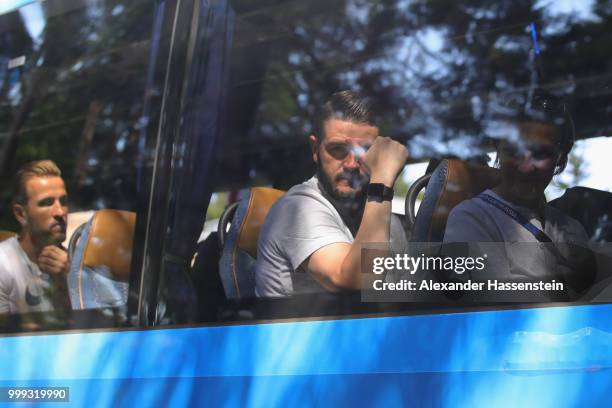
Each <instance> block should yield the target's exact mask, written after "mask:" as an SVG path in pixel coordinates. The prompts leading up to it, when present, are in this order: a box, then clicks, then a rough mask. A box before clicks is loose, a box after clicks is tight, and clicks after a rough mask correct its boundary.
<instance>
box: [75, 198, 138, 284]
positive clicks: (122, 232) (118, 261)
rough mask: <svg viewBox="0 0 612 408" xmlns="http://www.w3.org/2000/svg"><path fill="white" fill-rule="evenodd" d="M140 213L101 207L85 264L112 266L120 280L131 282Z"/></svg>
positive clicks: (91, 233) (86, 249) (84, 258)
mask: <svg viewBox="0 0 612 408" xmlns="http://www.w3.org/2000/svg"><path fill="white" fill-rule="evenodd" d="M135 223H136V213H133V212H130V211H120V210H109V209H104V210H99V211H96V213H95V214H94V217H93V220H92V224H91V230H90V232H89V236H88V238H87V243H86V245H85V250H84V253H83V265H84V266H88V267H91V268H93V267H95V266H100V265H104V266H106V267H108V268H109V269H110V271H111V273H112V275H113V277H114V278H115V279H116V280H119V281H128V280H129V276H130V266H131V262H132V247H133V243H134V226H135Z"/></svg>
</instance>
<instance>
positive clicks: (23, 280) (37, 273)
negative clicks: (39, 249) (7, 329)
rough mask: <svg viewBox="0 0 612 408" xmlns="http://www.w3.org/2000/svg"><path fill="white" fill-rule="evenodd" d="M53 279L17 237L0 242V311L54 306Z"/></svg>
mask: <svg viewBox="0 0 612 408" xmlns="http://www.w3.org/2000/svg"><path fill="white" fill-rule="evenodd" d="M50 287H51V282H50V279H49V277H48V275H46V274H44V273H42V272H41V270H40V269H39V268H38V265H36V264H35V263H34V262H32V261H30V259H29V258H28V256H27V254H26V253H25V252H24V251H23V249H22V248H21V245H20V244H19V241H18V240H17V238H16V237H12V238H9V239H7V240H5V241H3V242H2V243H0V314H2V313H27V312H44V311H50V310H53V305H52V303H51V302H50V300H49V298H48V296H47V294H48V293H49V290H50Z"/></svg>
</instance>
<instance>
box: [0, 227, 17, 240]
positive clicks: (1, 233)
mask: <svg viewBox="0 0 612 408" xmlns="http://www.w3.org/2000/svg"><path fill="white" fill-rule="evenodd" d="M15 235H17V233H16V232H13V231H7V230H0V242H2V241H4V240H7V239H9V238H12V237H14V236H15Z"/></svg>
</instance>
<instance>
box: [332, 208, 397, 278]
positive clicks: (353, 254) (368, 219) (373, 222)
mask: <svg viewBox="0 0 612 408" xmlns="http://www.w3.org/2000/svg"><path fill="white" fill-rule="evenodd" d="M390 225H391V202H390V201H383V202H380V203H379V202H375V201H368V202H366V205H365V209H364V211H363V218H362V220H361V225H360V226H359V230H358V231H357V235H356V236H355V241H353V243H352V244H351V248H350V250H349V252H348V254H347V256H346V258H344V262H343V263H342V267H341V271H340V276H339V277H338V278H339V279H338V282H334V284H336V285H337V286H339V287H342V288H346V289H360V288H361V247H362V244H365V243H387V242H389V239H390V228H391V227H390Z"/></svg>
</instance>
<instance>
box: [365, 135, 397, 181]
mask: <svg viewBox="0 0 612 408" xmlns="http://www.w3.org/2000/svg"><path fill="white" fill-rule="evenodd" d="M407 159H408V149H406V146H404V145H402V144H401V143H399V142H396V141H395V140H393V139H391V138H388V137H382V136H379V137H377V138H376V140H375V141H374V143H373V144H372V146H371V147H370V149H369V150H368V151H367V152H366V154H365V155H364V156H363V157H362V159H361V162H362V163H363V165H364V166H365V167H366V170H367V171H368V172H369V173H370V182H371V183H383V184H384V185H386V186H388V187H393V185H394V184H395V179H396V178H397V175H398V174H399V173H400V172H401V171H402V169H403V168H404V165H405V164H406V160H407Z"/></svg>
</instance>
